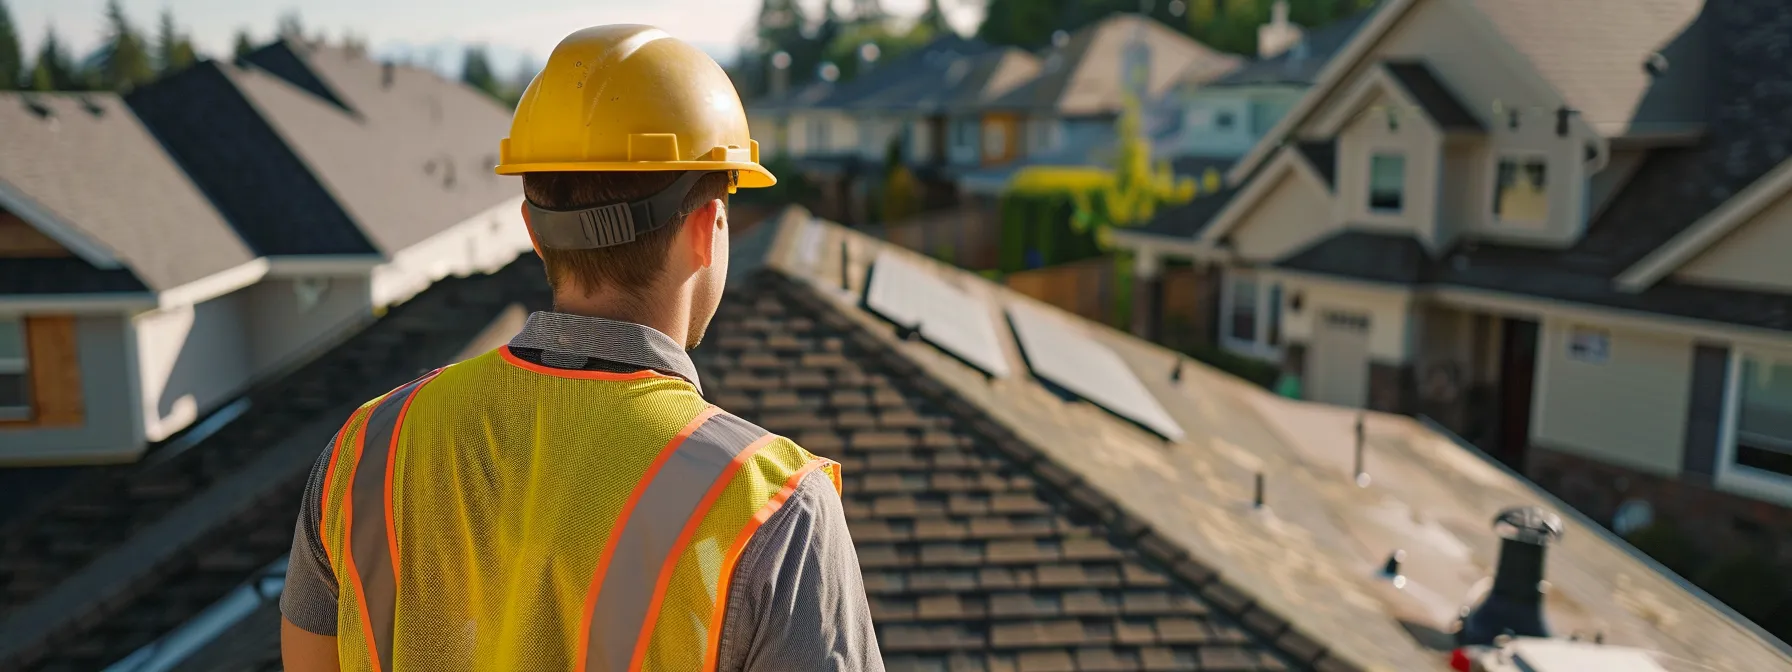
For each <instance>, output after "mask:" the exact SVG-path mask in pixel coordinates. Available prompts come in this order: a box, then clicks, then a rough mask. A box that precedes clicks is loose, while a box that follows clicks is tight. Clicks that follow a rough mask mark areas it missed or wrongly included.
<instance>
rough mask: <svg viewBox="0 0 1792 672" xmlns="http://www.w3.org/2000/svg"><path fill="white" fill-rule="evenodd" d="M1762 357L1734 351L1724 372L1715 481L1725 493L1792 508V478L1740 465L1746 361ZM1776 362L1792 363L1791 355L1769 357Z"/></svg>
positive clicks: (1757, 354)
mask: <svg viewBox="0 0 1792 672" xmlns="http://www.w3.org/2000/svg"><path fill="white" fill-rule="evenodd" d="M1750 355H1755V356H1756V357H1757V358H1758V357H1761V356H1762V355H1761V354H1760V353H1758V352H1754V351H1751V349H1749V348H1744V347H1731V348H1730V361H1729V362H1727V363H1726V364H1725V370H1724V374H1725V375H1724V416H1723V422H1722V424H1721V425H1720V427H1722V429H1721V430H1720V431H1719V432H1718V442H1717V469H1716V470H1715V471H1716V472H1717V473H1716V474H1713V477H1712V481H1713V483H1714V484H1715V485H1716V486H1717V487H1718V489H1721V490H1727V491H1730V492H1734V493H1737V494H1741V495H1746V496H1749V497H1754V498H1757V499H1763V500H1767V501H1770V502H1774V503H1777V504H1780V505H1782V506H1792V476H1785V475H1781V474H1776V473H1773V472H1770V471H1762V470H1760V469H1754V468H1750V467H1745V466H1742V465H1740V464H1736V423H1737V417H1736V416H1737V412H1738V408H1739V407H1740V406H1741V404H1742V394H1741V392H1742V360H1743V358H1745V357H1748V356H1750ZM1765 356H1766V357H1768V358H1773V359H1787V360H1792V356H1787V355H1778V356H1776V355H1772V354H1768V355H1765Z"/></svg>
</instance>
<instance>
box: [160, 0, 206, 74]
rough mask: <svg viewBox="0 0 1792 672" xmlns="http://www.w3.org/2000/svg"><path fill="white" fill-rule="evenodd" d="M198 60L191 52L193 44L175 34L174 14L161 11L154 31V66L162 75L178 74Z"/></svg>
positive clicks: (180, 35) (185, 37) (164, 10)
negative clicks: (159, 69) (156, 28)
mask: <svg viewBox="0 0 1792 672" xmlns="http://www.w3.org/2000/svg"><path fill="white" fill-rule="evenodd" d="M195 60H198V56H197V55H196V54H195V53H194V52H193V42H192V40H189V39H187V36H185V35H182V34H180V33H177V32H175V30H174V12H172V11H169V10H167V9H163V10H162V20H161V23H160V25H159V27H158V30H157V31H156V61H157V63H156V65H158V66H159V67H160V68H161V71H162V74H168V73H171V72H178V71H180V70H183V69H185V68H186V67H187V66H189V65H192V64H193V61H195Z"/></svg>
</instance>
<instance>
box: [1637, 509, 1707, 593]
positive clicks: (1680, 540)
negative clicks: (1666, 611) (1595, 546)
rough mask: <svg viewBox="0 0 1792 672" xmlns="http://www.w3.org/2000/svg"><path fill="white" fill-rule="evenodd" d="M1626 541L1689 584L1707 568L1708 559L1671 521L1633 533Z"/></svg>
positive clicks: (1660, 521)
mask: <svg viewBox="0 0 1792 672" xmlns="http://www.w3.org/2000/svg"><path fill="white" fill-rule="evenodd" d="M1627 541H1629V542H1630V545H1632V546H1635V547H1636V548H1637V550H1639V551H1642V552H1643V554H1644V555H1647V556H1649V557H1651V558H1654V559H1655V561H1656V562H1659V563H1661V564H1662V566H1664V567H1667V568H1668V569H1671V570H1674V573H1675V574H1679V575H1680V576H1682V577H1685V578H1686V579H1688V580H1693V579H1694V578H1695V577H1697V576H1698V575H1699V570H1700V569H1702V568H1703V566H1704V564H1705V559H1704V558H1703V557H1701V556H1700V555H1699V553H1698V551H1697V550H1695V549H1696V548H1697V544H1694V543H1693V542H1692V540H1691V539H1689V538H1687V536H1686V534H1685V533H1684V532H1681V531H1680V528H1679V527H1678V526H1676V525H1674V523H1673V522H1671V521H1667V520H1656V521H1655V522H1654V523H1652V524H1650V525H1649V526H1648V527H1645V528H1643V529H1640V530H1637V531H1635V532H1632V533H1630V536H1629V537H1628V538H1627Z"/></svg>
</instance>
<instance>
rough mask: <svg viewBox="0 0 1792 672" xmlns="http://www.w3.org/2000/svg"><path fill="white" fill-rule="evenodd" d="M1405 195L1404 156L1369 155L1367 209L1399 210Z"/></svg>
mask: <svg viewBox="0 0 1792 672" xmlns="http://www.w3.org/2000/svg"><path fill="white" fill-rule="evenodd" d="M1405 195H1406V157H1404V156H1401V155H1399V154H1376V155H1374V156H1371V157H1369V209H1370V210H1376V211H1380V212H1399V211H1400V206H1401V204H1402V201H1403V200H1404V196H1405Z"/></svg>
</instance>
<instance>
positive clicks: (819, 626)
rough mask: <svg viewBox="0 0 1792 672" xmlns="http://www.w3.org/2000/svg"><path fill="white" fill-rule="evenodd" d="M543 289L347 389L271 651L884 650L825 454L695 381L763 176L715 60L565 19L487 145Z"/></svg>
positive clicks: (407, 659) (520, 657) (783, 664)
mask: <svg viewBox="0 0 1792 672" xmlns="http://www.w3.org/2000/svg"><path fill="white" fill-rule="evenodd" d="M498 155H499V161H500V165H498V167H497V172H498V173H499V174H501V175H521V176H522V182H523V194H524V196H525V204H524V206H523V215H524V219H525V221H526V222H527V223H528V228H529V233H530V235H531V237H532V238H533V240H534V243H535V249H536V252H537V253H538V254H540V255H541V258H542V260H543V262H544V265H545V266H546V268H547V278H548V282H549V284H550V285H551V286H552V288H553V292H554V312H540V313H535V314H532V315H530V316H529V319H528V321H527V323H526V325H525V326H524V327H523V329H522V331H521V332H520V333H518V334H517V335H516V336H515V338H513V339H512V340H511V341H510V343H509V345H507V346H505V347H501V348H498V349H496V350H493V351H491V352H488V353H486V354H484V355H481V356H478V357H474V358H473V359H470V360H467V361H465V362H461V363H458V364H454V365H452V366H448V367H446V368H442V369H439V370H436V371H434V372H431V373H429V374H426V375H424V376H422V377H420V378H418V379H417V380H414V381H411V382H410V383H408V384H405V385H403V386H401V387H399V388H398V389H395V390H393V391H391V392H390V393H388V394H386V395H384V396H382V397H380V398H378V399H375V400H373V401H371V402H368V403H367V404H366V405H364V406H362V407H361V408H360V410H358V411H356V412H355V413H354V414H353V415H352V416H351V417H350V418H349V420H348V422H347V424H345V425H344V426H343V428H342V429H341V431H340V432H338V434H337V436H336V438H335V440H334V441H333V443H332V444H331V446H330V447H329V448H328V450H326V451H325V452H324V454H323V455H322V456H321V457H320V459H319V461H318V463H317V465H316V467H315V468H314V469H313V471H312V474H311V481H310V484H309V486H308V488H307V489H306V494H305V499H304V501H303V506H302V511H301V513H300V515H299V521H298V526H297V532H296V533H295V535H294V539H293V547H292V554H291V560H290V565H289V566H288V569H287V582H286V589H285V594H284V595H283V596H282V597H281V612H282V614H283V616H284V621H283V623H282V632H281V635H282V636H281V641H282V653H283V656H284V658H285V662H286V666H287V669H288V670H294V671H296V672H307V671H310V670H336V669H343V670H372V671H374V672H392V671H393V670H430V671H435V670H470V669H479V670H530V671H533V670H580V671H583V670H615V671H621V670H640V669H646V670H656V671H673V670H854V671H858V670H881V669H882V667H883V663H882V661H881V658H880V656H879V653H878V648H877V641H876V639H875V636H874V633H873V631H872V626H871V618H870V610H869V608H868V607H867V605H866V600H865V590H864V584H863V581H862V579H861V577H860V574H859V564H858V556H857V555H856V554H855V553H854V551H853V547H852V540H851V538H850V537H849V536H848V534H847V529H846V521H845V517H844V515H843V513H842V508H841V504H840V497H839V487H840V470H839V467H838V465H836V464H834V463H833V462H830V461H828V460H825V459H821V458H817V457H815V456H814V455H811V454H809V453H808V452H807V451H805V450H803V449H802V448H800V447H798V446H797V445H796V444H795V443H792V442H791V441H790V440H788V439H785V438H783V437H779V436H776V435H773V434H770V433H768V432H766V431H765V430H764V429H761V428H759V427H756V426H754V425H753V424H751V423H748V422H746V421H744V420H741V419H740V418H737V417H735V416H733V415H730V414H728V413H727V412H726V411H723V410H720V409H718V408H716V407H714V406H712V405H710V404H709V403H708V402H706V401H704V399H703V397H702V396H701V394H702V387H701V382H700V381H699V380H698V378H697V373H696V370H695V369H694V367H693V366H692V364H691V360H690V358H689V357H688V356H687V355H686V351H687V350H689V349H690V348H693V347H695V346H696V345H697V343H698V342H699V341H700V340H702V337H703V332H704V329H705V328H706V327H707V326H708V323H709V321H710V318H711V317H712V316H714V314H715V310H716V306H717V303H718V302H719V300H720V298H721V294H722V285H723V280H724V278H725V277H726V274H727V268H728V195H729V194H730V193H733V191H734V190H735V189H736V188H752V187H765V186H770V185H771V184H773V183H774V182H775V178H774V177H773V176H772V174H771V173H770V172H769V171H767V170H766V169H765V167H764V166H762V165H760V163H759V146H758V144H757V143H755V142H753V141H752V140H750V139H749V138H748V136H747V120H746V114H745V112H744V111H743V109H742V107H741V103H740V98H739V96H738V95H737V94H736V93H735V90H734V86H733V84H732V83H730V82H729V80H728V76H727V74H726V73H724V72H723V71H722V69H721V68H720V67H719V66H717V65H716V63H715V61H713V60H711V59H710V58H709V57H708V56H706V55H704V53H703V52H701V51H699V50H697V49H696V48H694V47H692V46H691V45H689V44H686V43H684V42H682V41H679V40H677V39H673V38H672V37H670V36H668V35H667V34H666V33H664V32H662V31H660V30H657V29H654V28H650V27H647V26H632V25H612V26H599V27H596V28H588V29H585V30H581V31H578V32H576V33H573V34H572V35H571V36H569V37H567V38H566V39H565V40H563V41H561V42H560V44H559V46H557V47H555V48H554V51H553V54H552V56H550V57H549V59H548V62H547V66H546V67H545V68H544V69H543V70H542V72H541V74H540V75H538V76H537V77H536V78H535V81H534V82H532V83H530V85H529V88H528V90H527V91H525V92H524V94H523V97H522V101H521V103H520V104H519V105H518V106H517V112H516V117H515V120H514V121H513V123H512V126H511V129H510V137H508V138H506V139H504V140H503V141H502V143H501V144H500V145H499V150H498Z"/></svg>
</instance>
